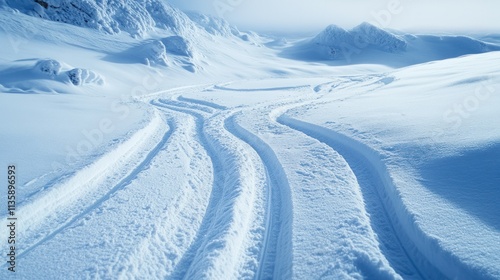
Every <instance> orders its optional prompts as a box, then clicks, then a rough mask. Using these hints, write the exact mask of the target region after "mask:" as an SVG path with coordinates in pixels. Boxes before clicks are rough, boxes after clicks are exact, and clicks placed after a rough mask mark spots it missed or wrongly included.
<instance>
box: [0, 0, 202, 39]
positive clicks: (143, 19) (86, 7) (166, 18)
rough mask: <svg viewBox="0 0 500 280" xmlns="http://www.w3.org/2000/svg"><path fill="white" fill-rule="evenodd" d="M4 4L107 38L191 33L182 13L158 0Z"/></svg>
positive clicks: (32, 0)
mask: <svg viewBox="0 0 500 280" xmlns="http://www.w3.org/2000/svg"><path fill="white" fill-rule="evenodd" d="M6 3H7V4H8V5H9V6H10V7H12V8H15V9H18V10H20V11H21V12H23V13H26V14H28V15H32V16H37V17H41V18H44V19H48V20H52V21H58V22H64V23H69V24H73V25H77V26H83V27H90V28H94V29H97V30H102V31H104V32H107V33H110V34H115V33H119V32H122V31H123V32H128V33H130V34H131V35H133V36H144V35H145V34H146V33H147V32H148V31H152V30H153V29H154V28H162V29H167V30H170V31H171V32H173V33H175V34H182V33H183V32H184V31H185V30H189V29H193V23H192V22H191V21H190V20H189V18H188V17H187V16H186V15H185V14H184V13H183V12H181V11H179V10H177V9H175V8H173V7H171V6H170V5H169V4H168V3H166V2H165V1H161V0H140V1H126V0H108V1H92V0H74V1H61V0H6Z"/></svg>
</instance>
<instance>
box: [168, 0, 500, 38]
mask: <svg viewBox="0 0 500 280" xmlns="http://www.w3.org/2000/svg"><path fill="white" fill-rule="evenodd" d="M168 2H170V3H171V4H172V5H173V6H175V7H178V8H180V9H183V10H197V11H200V12H202V13H209V14H214V15H219V16H222V17H223V18H225V19H226V20H228V21H229V22H230V23H232V24H234V25H236V26H238V27H239V28H240V29H242V30H257V31H280V30H283V31H294V30H295V31H301V32H302V31H317V30H321V29H323V28H324V27H326V26H327V25H329V24H337V25H339V26H342V27H345V28H350V27H353V26H355V25H357V24H359V23H361V22H363V21H368V22H372V23H375V24H376V25H378V26H380V27H388V28H393V29H401V30H407V31H412V30H422V31H432V30H435V31H474V30H480V31H487V32H495V31H496V33H500V0H168Z"/></svg>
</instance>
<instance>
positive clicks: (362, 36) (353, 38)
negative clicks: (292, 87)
mask: <svg viewBox="0 0 500 280" xmlns="http://www.w3.org/2000/svg"><path fill="white" fill-rule="evenodd" d="M311 43H312V44H315V45H317V46H318V48H321V47H324V48H328V51H329V53H330V57H331V58H332V59H342V58H343V52H345V51H348V49H350V48H354V47H358V48H374V49H378V50H381V51H384V52H402V51H405V50H406V46H407V43H406V41H405V40H404V39H403V38H401V37H399V36H397V35H394V34H391V33H389V32H387V31H385V30H382V29H380V28H377V27H375V26H373V25H371V24H369V23H366V22H365V23H362V24H360V25H358V26H356V27H355V28H353V29H352V30H350V31H347V30H345V29H343V28H341V27H339V26H336V25H330V26H328V27H327V28H326V29H325V30H323V31H322V32H321V33H319V34H318V35H317V36H316V37H314V38H313V39H312V40H311Z"/></svg>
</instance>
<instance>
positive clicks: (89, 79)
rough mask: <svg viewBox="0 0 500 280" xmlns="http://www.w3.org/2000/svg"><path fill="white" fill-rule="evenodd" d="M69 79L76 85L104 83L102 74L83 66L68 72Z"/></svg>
mask: <svg viewBox="0 0 500 280" xmlns="http://www.w3.org/2000/svg"><path fill="white" fill-rule="evenodd" d="M66 75H68V77H69V80H70V81H71V83H72V84H73V85H75V86H81V85H84V84H98V85H102V84H103V83H104V81H103V79H102V78H101V76H100V75H99V74H97V73H95V72H94V71H91V70H88V69H83V68H74V69H71V70H69V71H67V72H66Z"/></svg>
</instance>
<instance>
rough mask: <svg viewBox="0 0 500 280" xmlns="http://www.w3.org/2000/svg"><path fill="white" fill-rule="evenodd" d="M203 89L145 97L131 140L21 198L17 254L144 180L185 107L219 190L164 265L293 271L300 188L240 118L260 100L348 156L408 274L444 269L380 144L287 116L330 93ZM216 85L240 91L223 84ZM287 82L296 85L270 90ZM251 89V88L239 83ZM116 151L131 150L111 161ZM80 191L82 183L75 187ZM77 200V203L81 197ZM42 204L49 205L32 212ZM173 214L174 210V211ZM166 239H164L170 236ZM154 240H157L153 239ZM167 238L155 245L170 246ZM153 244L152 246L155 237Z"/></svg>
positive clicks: (175, 272) (234, 271) (211, 270)
mask: <svg viewBox="0 0 500 280" xmlns="http://www.w3.org/2000/svg"><path fill="white" fill-rule="evenodd" d="M322 86H323V85H320V86H317V87H316V88H314V90H315V91H316V92H319V91H321V87H322ZM194 88H195V89H201V88H202V87H200V86H193V87H183V88H178V89H172V90H168V91H163V92H159V93H155V94H151V95H149V96H148V97H146V98H145V99H144V100H143V101H146V99H147V98H149V99H148V100H147V101H149V102H150V104H151V105H152V107H153V108H154V110H155V114H156V115H155V117H154V118H153V120H152V121H151V123H150V125H149V126H147V127H146V128H144V129H143V130H140V131H138V132H137V133H136V134H135V135H134V136H132V137H131V138H130V140H129V142H130V143H128V142H124V143H122V144H121V146H120V147H118V148H117V151H114V154H113V156H108V157H109V158H106V155H105V156H104V157H103V159H101V160H96V162H94V164H93V165H91V166H90V167H87V168H85V169H82V170H79V171H76V172H75V174H72V175H71V176H70V178H64V179H63V180H64V182H60V181H55V182H54V185H53V186H50V187H48V188H47V189H48V190H50V189H53V191H52V192H47V193H46V194H45V193H44V194H41V195H39V196H38V195H37V196H34V197H33V198H30V199H32V201H30V203H29V204H26V205H22V208H21V209H19V212H20V213H21V214H22V215H26V220H29V221H31V222H32V225H30V227H26V228H25V229H21V231H20V232H19V236H21V237H22V238H23V240H26V241H24V243H23V246H24V247H20V253H19V254H18V256H17V257H18V258H19V259H20V260H21V261H22V259H23V258H24V257H25V256H26V255H28V254H30V253H31V252H32V251H34V250H36V249H37V248H38V247H40V246H41V245H43V244H45V243H47V242H49V241H51V240H52V239H54V238H55V237H56V236H58V235H59V234H61V233H63V232H64V231H66V230H68V229H70V228H71V227H72V226H73V225H75V224H76V223H77V222H78V221H80V220H82V219H83V218H84V217H85V216H87V215H89V213H91V212H92V211H95V210H96V209H97V208H99V207H100V206H101V205H102V204H104V203H105V202H107V201H109V200H110V199H111V198H112V197H113V196H114V195H115V194H117V193H119V192H120V191H122V190H124V189H125V188H126V187H127V186H128V185H129V184H131V182H133V181H134V180H136V179H137V178H138V176H139V174H141V172H144V171H145V170H147V169H148V168H149V166H150V165H151V163H152V162H153V160H154V159H155V157H157V156H158V155H159V153H160V151H162V150H164V149H165V148H166V146H167V145H169V141H170V138H171V137H172V134H173V133H175V131H176V130H177V129H178V128H179V127H180V126H182V125H184V123H183V122H182V118H178V117H176V116H178V115H179V114H181V115H185V116H186V117H188V118H190V119H191V120H192V123H193V124H194V127H192V133H191V134H189V136H186V137H191V138H190V141H191V140H192V143H198V144H197V145H198V148H199V149H203V150H204V152H205V153H206V155H207V156H208V158H207V160H209V161H211V164H212V166H211V168H212V169H211V172H212V173H213V174H212V177H211V178H212V179H211V180H212V182H211V185H210V186H207V187H208V188H209V189H210V195H209V197H207V199H206V201H207V205H206V207H205V208H203V207H202V208H200V209H204V212H203V213H200V217H199V220H200V221H199V225H198V228H197V229H194V230H195V232H194V234H193V235H192V236H191V237H189V238H191V239H189V238H188V239H187V240H185V241H184V243H183V244H184V245H183V246H185V248H184V249H182V250H184V251H182V250H180V249H179V250H180V251H179V252H178V255H175V254H174V253H173V252H164V253H163V254H170V255H172V257H171V258H170V262H171V268H169V269H168V270H164V271H163V274H164V275H165V277H166V278H167V279H201V278H209V279H237V278H238V279H240V278H243V279H271V278H272V279H281V278H289V277H291V276H292V275H293V263H292V259H291V256H292V250H293V248H292V225H291V224H292V220H293V214H294V213H293V207H292V202H293V201H292V193H293V190H292V189H291V187H290V184H289V181H288V177H287V170H286V168H285V167H284V165H282V163H281V162H280V157H279V155H278V154H277V153H276V152H275V150H274V149H273V146H271V145H269V144H268V143H267V142H266V141H265V140H264V139H263V138H260V137H259V136H258V135H257V134H255V133H253V132H252V131H251V130H249V129H248V128H245V127H243V126H242V125H241V124H240V123H239V122H238V118H240V117H244V116H245V113H246V111H247V110H256V109H257V110H264V112H266V114H267V117H268V118H267V121H268V123H266V124H263V125H269V126H281V127H283V128H286V129H291V130H293V131H294V132H296V133H300V134H302V135H304V136H305V137H309V138H310V139H312V140H314V141H319V142H321V143H323V144H326V145H327V146H328V147H329V148H330V149H332V150H333V151H334V152H336V153H339V154H340V155H341V156H342V157H343V158H344V159H345V161H346V162H347V164H348V167H349V168H350V169H351V170H352V172H353V173H354V176H355V177H356V179H357V181H358V182H359V188H360V192H361V194H362V196H363V199H364V200H365V210H366V212H367V213H368V214H369V216H370V224H371V227H372V229H373V231H374V232H375V233H376V235H377V237H378V240H379V242H380V249H381V250H380V251H381V252H382V254H383V255H384V256H385V257H386V258H387V260H388V261H389V263H390V265H391V267H392V268H393V269H394V270H395V271H396V272H397V273H398V274H399V275H401V276H403V277H404V278H407V279H427V278H444V275H443V274H442V273H441V272H440V271H438V270H437V269H436V268H435V267H433V266H432V265H431V264H430V262H429V261H428V260H427V258H426V257H425V256H424V254H422V253H421V252H420V249H419V246H418V244H414V243H413V241H412V240H413V239H414V238H411V237H410V236H408V233H407V230H408V229H405V223H407V221H402V219H404V218H406V217H404V216H403V217H401V215H405V214H396V213H397V212H398V211H399V212H400V210H401V209H400V208H401V207H403V206H401V204H402V202H401V201H395V200H397V199H398V197H397V195H395V194H394V193H389V192H390V190H389V189H390V186H388V184H389V183H388V180H390V179H387V176H389V175H388V174H387V173H386V171H385V173H384V170H385V169H384V167H383V163H381V162H374V160H373V156H372V155H371V154H370V153H371V152H366V150H367V149H368V148H366V147H363V146H362V144H359V143H357V142H356V141H355V140H353V139H350V138H348V137H347V136H345V135H342V134H339V133H337V132H334V131H332V130H330V129H327V128H325V127H321V126H318V125H314V124H311V123H306V122H304V121H301V120H298V119H294V118H291V117H288V116H287V115H286V113H287V112H288V111H289V110H290V109H292V108H295V107H300V106H306V105H313V104H314V102H315V101H316V102H325V99H323V100H322V101H320V100H321V99H318V96H316V98H309V99H307V98H306V99H304V98H302V99H301V98H291V99H290V100H286V101H281V102H280V103H279V104H276V103H273V102H269V103H265V104H259V105H255V106H252V107H238V108H233V109H231V108H227V107H225V106H222V105H219V104H215V103H212V102H208V101H204V100H197V99H193V98H188V97H184V96H182V93H184V92H190V89H194ZM214 88H215V89H219V90H224V91H231V90H235V89H231V88H226V87H221V86H214ZM305 88H307V87H305ZM287 89H289V88H287V87H283V88H272V89H267V90H287ZM242 90H243V91H244V89H240V90H239V91H242ZM249 91H253V90H249ZM150 98H153V99H150ZM326 102H328V101H326ZM160 120H161V121H160ZM154 122H155V123H154ZM186 135H187V134H186ZM178 141H179V140H178ZM193 153H194V152H193ZM110 154H111V153H110ZM117 157H122V158H123V159H121V160H117V161H116V162H114V163H109V161H110V160H111V161H113V160H114V159H115V158H117ZM133 162H137V163H136V164H133ZM381 166H382V167H381ZM207 170H208V169H207ZM164 172H169V171H168V170H165V171H164ZM89 174H91V176H89ZM204 176H205V175H204ZM207 178H208V177H207ZM202 181H203V180H202ZM199 184H205V183H204V182H199ZM106 185H109V186H108V187H104V186H106ZM194 187H199V186H193V188H194ZM74 190H78V191H76V192H72V191H74ZM47 201H53V202H54V203H52V204H50V203H47ZM75 201H77V203H75V204H74V205H73V202H75ZM186 205H188V202H186ZM186 205H184V207H186ZM33 209H35V210H36V211H38V212H40V211H41V212H43V213H41V214H39V213H31V212H30V211H34V210H33ZM174 212H175V211H174ZM403 212H404V211H403ZM23 213H26V214H23ZM175 213H176V214H177V215H181V213H177V212H175ZM164 214H165V215H169V213H167V212H166V213H164ZM332 214H335V213H334V212H332ZM181 227H182V224H179V225H177V228H181ZM157 238H158V239H161V236H160V237H157ZM147 242H149V241H148V240H146V243H147ZM163 243H164V242H163ZM163 243H162V242H156V243H154V244H156V245H158V244H159V245H158V246H163V245H162V244H163ZM147 246H149V247H151V244H149V245H147ZM147 246H143V247H147ZM156 249H158V248H156ZM133 250H137V248H134V249H133ZM139 250H140V249H139ZM147 250H148V249H146V252H148V251H147ZM158 250H159V249H158ZM165 250H167V249H166V248H165ZM174 255H175V256H174ZM445 255H446V254H445ZM131 258H134V257H132V256H130V257H129V258H128V261H131ZM5 266H6V264H4V265H3V266H2V268H3V269H4V270H5ZM156 267H161V264H156ZM113 269H118V268H113ZM118 270H119V269H118ZM122 272H123V271H122ZM138 273H139V272H137V270H132V271H128V272H127V273H124V275H129V276H137V277H139V276H140V275H139V274H138ZM135 274H137V275H135ZM157 275H159V274H157ZM0 276H1V274H0ZM122 276H123V275H122Z"/></svg>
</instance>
